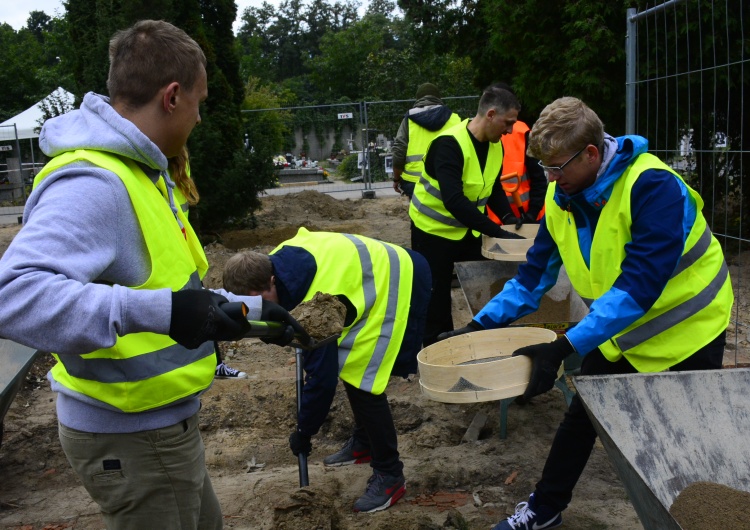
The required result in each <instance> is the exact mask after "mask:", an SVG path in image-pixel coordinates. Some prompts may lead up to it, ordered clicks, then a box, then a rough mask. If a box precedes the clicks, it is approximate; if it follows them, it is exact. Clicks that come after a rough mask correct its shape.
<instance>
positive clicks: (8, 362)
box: [0, 338, 39, 435]
mask: <svg viewBox="0 0 750 530" xmlns="http://www.w3.org/2000/svg"><path fill="white" fill-rule="evenodd" d="M38 353H39V352H38V351H37V350H34V349H32V348H29V347H27V346H22V345H21V344H18V343H16V342H13V341H10V340H7V339H2V338H0V425H2V420H3V418H5V413H6V412H8V408H9V407H10V405H11V403H13V399H14V398H15V397H16V394H17V393H18V389H19V388H21V385H22V384H23V380H24V378H25V377H26V373H27V372H28V371H29V368H31V365H32V363H33V362H34V359H35V358H36V356H37V355H38ZM0 433H2V430H1V428H0ZM0 435H1V434H0Z"/></svg>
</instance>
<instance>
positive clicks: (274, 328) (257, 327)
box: [221, 302, 286, 339]
mask: <svg viewBox="0 0 750 530" xmlns="http://www.w3.org/2000/svg"><path fill="white" fill-rule="evenodd" d="M221 309H222V311H224V312H225V313H226V314H227V315H228V316H229V318H231V319H232V320H236V321H239V322H242V321H245V322H247V323H248V324H249V325H250V329H249V330H248V331H247V332H245V337H257V338H261V339H277V338H279V337H281V336H282V335H283V334H284V333H285V332H286V324H283V323H281V322H272V321H265V320H248V319H247V313H248V308H247V306H246V305H245V303H244V302H227V303H226V304H222V305H221Z"/></svg>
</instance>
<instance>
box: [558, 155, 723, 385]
mask: <svg viewBox="0 0 750 530" xmlns="http://www.w3.org/2000/svg"><path fill="white" fill-rule="evenodd" d="M648 169H661V170H666V171H669V172H670V173H672V174H673V175H675V177H676V178H679V179H680V180H682V177H680V175H678V174H677V173H675V172H674V171H673V170H672V169H671V168H669V167H668V166H667V165H666V164H664V163H663V162H662V161H661V160H659V159H658V158H657V157H655V156H653V155H650V154H648V153H644V154H642V155H640V156H638V158H636V160H635V161H634V162H633V163H632V164H631V165H630V167H628V169H626V170H625V173H624V174H623V175H622V176H621V177H620V178H619V179H618V180H617V182H615V185H614V189H613V190H612V195H611V196H610V198H609V201H608V202H607V204H606V205H605V206H604V208H602V210H601V216H600V218H599V221H598V222H597V225H596V232H595V233H594V237H593V240H592V242H591V256H590V260H589V266H588V267H587V266H586V262H585V261H584V258H583V255H582V254H581V251H580V247H579V245H578V232H577V230H576V228H577V227H576V223H575V219H574V216H573V215H570V213H569V212H567V211H565V210H562V209H561V208H560V207H559V206H558V205H557V204H555V202H554V198H553V197H554V192H555V187H556V186H555V185H554V184H553V185H551V186H549V188H548V190H547V198H546V200H547V214H546V223H547V228H548V230H549V232H550V234H551V235H552V238H553V239H554V240H555V242H556V243H557V246H558V248H559V250H560V254H561V256H562V260H563V264H564V265H565V270H566V271H567V273H568V276H569V277H570V281H571V283H572V284H573V287H574V288H575V290H576V291H577V292H578V294H579V295H581V297H583V298H584V299H587V298H588V299H591V300H595V299H597V298H599V297H600V296H602V295H603V294H604V293H605V292H607V291H608V290H609V289H610V288H611V287H612V285H614V282H615V280H616V279H617V277H618V276H619V275H620V273H621V272H622V270H621V264H622V262H623V260H624V259H625V247H626V245H627V244H628V243H629V242H630V241H631V239H632V237H631V231H630V228H631V223H632V219H631V211H630V195H631V191H632V188H633V185H634V184H635V182H636V181H637V180H638V177H639V176H640V175H641V173H643V172H644V171H646V170H648ZM685 186H686V187H687V190H688V192H689V193H690V196H691V197H692V198H693V200H695V202H696V209H697V212H696V218H695V223H694V224H693V227H692V229H691V230H690V233H689V234H688V238H687V241H686V242H685V249H684V250H683V253H682V258H681V259H680V262H679V263H678V265H677V269H676V270H675V271H674V272H673V273H672V277H671V278H670V279H669V281H668V282H667V284H666V286H665V287H664V291H663V292H662V294H661V296H659V298H658V299H657V300H656V302H655V303H654V305H653V306H652V307H651V309H649V311H648V312H647V313H646V314H645V315H643V316H642V317H641V318H639V319H638V320H637V321H636V322H634V323H633V324H631V325H630V326H628V327H627V328H625V329H624V330H623V331H621V332H620V333H618V334H617V335H615V336H614V337H612V338H611V339H610V340H609V341H607V342H606V343H604V344H601V345H599V349H600V350H601V351H602V354H603V355H604V356H605V357H606V358H607V359H609V360H610V361H613V362H614V361H617V360H619V359H620V358H621V357H623V356H624V357H625V358H626V359H627V360H628V361H629V362H630V364H632V365H633V366H634V367H635V368H636V369H637V370H638V371H639V372H659V371H662V370H666V369H667V368H670V367H671V366H674V365H675V364H677V363H679V362H681V361H683V360H684V359H686V358H688V357H689V356H690V355H692V354H693V353H695V352H696V351H698V350H699V349H701V348H702V347H704V346H705V345H707V344H708V343H709V342H711V341H712V340H713V339H714V338H716V337H717V336H718V335H719V334H720V333H721V332H722V331H724V330H725V329H726V328H727V325H728V323H729V316H730V312H731V308H732V302H733V300H734V295H733V293H732V284H731V281H730V279H729V271H728V269H727V264H726V261H725V260H724V254H723V252H722V250H721V246H720V245H719V242H718V241H717V240H716V238H715V237H714V236H713V234H712V233H711V230H710V229H709V228H708V225H707V224H706V219H705V217H703V214H702V213H701V210H702V208H703V200H702V199H701V197H700V195H698V193H697V192H695V191H694V190H693V189H691V188H690V187H689V186H687V184H686V185H685ZM675 230H681V227H675Z"/></svg>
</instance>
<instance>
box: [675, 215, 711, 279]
mask: <svg viewBox="0 0 750 530" xmlns="http://www.w3.org/2000/svg"><path fill="white" fill-rule="evenodd" d="M710 245H711V230H709V228H708V225H706V229H705V230H704V231H703V233H702V234H701V237H700V238H699V239H698V241H697V242H696V243H695V245H693V248H691V249H690V250H688V251H687V252H686V253H685V254H683V255H682V257H681V258H680V261H679V263H677V267H676V268H675V270H674V272H673V273H672V276H670V279H672V278H674V277H675V276H677V275H678V274H680V273H681V272H682V271H684V270H685V269H687V268H688V267H690V266H691V265H692V264H693V263H695V262H696V261H698V259H699V258H700V257H701V256H703V255H704V254H705V253H706V251H707V250H708V247H709V246H710Z"/></svg>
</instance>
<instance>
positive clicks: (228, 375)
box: [216, 363, 247, 379]
mask: <svg viewBox="0 0 750 530" xmlns="http://www.w3.org/2000/svg"><path fill="white" fill-rule="evenodd" d="M216 377H217V378H219V379H247V374H246V373H245V372H240V371H239V370H235V369H234V368H230V367H229V366H227V365H226V364H224V363H219V364H217V365H216Z"/></svg>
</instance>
